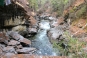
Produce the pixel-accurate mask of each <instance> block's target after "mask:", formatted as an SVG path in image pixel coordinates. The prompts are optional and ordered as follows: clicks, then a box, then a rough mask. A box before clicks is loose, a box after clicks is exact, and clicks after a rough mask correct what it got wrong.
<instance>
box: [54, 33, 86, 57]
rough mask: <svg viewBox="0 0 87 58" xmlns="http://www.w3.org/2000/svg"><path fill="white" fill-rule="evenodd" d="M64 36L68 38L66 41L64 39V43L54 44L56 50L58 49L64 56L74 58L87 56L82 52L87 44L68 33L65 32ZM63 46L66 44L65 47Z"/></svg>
mask: <svg viewBox="0 0 87 58" xmlns="http://www.w3.org/2000/svg"><path fill="white" fill-rule="evenodd" d="M64 36H65V37H66V39H64V40H63V41H60V42H58V43H55V42H54V43H53V46H54V48H58V49H59V50H60V52H61V53H62V55H65V56H72V57H73V58H81V57H86V56H87V54H86V53H84V52H83V50H82V48H83V47H84V46H85V45H86V43H85V42H82V41H79V40H78V39H77V38H73V37H71V36H70V35H69V33H68V32H65V33H64ZM62 44H64V45H65V47H64V46H63V45H62Z"/></svg>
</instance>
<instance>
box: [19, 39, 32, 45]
mask: <svg viewBox="0 0 87 58" xmlns="http://www.w3.org/2000/svg"><path fill="white" fill-rule="evenodd" d="M19 41H20V42H21V43H22V45H23V46H27V45H28V46H29V45H31V41H30V40H28V39H26V38H24V39H20V40H19Z"/></svg>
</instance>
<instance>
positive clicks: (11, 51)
mask: <svg viewBox="0 0 87 58" xmlns="http://www.w3.org/2000/svg"><path fill="white" fill-rule="evenodd" d="M3 52H5V53H17V52H16V51H15V49H14V47H13V46H7V47H4V48H3Z"/></svg>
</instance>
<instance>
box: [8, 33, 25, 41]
mask: <svg viewBox="0 0 87 58" xmlns="http://www.w3.org/2000/svg"><path fill="white" fill-rule="evenodd" d="M8 34H9V35H10V36H11V37H12V38H13V39H15V40H20V39H24V37H23V36H21V35H20V34H18V33H17V32H14V31H10V32H8Z"/></svg>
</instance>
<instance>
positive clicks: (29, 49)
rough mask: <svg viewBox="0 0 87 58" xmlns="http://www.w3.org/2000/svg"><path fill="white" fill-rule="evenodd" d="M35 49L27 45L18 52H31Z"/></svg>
mask: <svg viewBox="0 0 87 58" xmlns="http://www.w3.org/2000/svg"><path fill="white" fill-rule="evenodd" d="M35 50H36V49H35V48H28V47H25V48H22V49H18V50H17V52H18V53H19V54H29V53H30V52H32V51H35Z"/></svg>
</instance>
